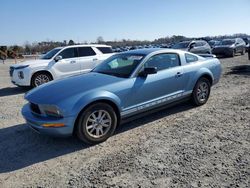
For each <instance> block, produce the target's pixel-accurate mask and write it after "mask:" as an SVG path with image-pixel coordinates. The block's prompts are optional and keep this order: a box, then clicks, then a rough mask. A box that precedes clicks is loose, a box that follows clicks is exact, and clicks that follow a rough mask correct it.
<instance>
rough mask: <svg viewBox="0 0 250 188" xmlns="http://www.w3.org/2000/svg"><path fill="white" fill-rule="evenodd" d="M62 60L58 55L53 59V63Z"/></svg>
mask: <svg viewBox="0 0 250 188" xmlns="http://www.w3.org/2000/svg"><path fill="white" fill-rule="evenodd" d="M62 59H63V58H62V56H60V55H58V56H56V57H55V59H54V60H55V62H58V61H60V60H62Z"/></svg>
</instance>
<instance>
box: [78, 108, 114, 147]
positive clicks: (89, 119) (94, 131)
mask: <svg viewBox="0 0 250 188" xmlns="http://www.w3.org/2000/svg"><path fill="white" fill-rule="evenodd" d="M76 126H77V127H76V134H77V137H78V138H79V139H80V140H82V141H84V142H85V143H88V144H97V143H100V142H104V141H105V140H107V139H108V138H109V137H110V136H112V135H113V134H114V132H115V129H116V127H117V115H116V113H115V111H114V109H113V108H112V107H111V106H110V105H108V104H106V103H96V104H93V105H91V106H89V107H88V108H87V109H86V110H84V112H82V113H81V115H80V118H79V121H78V123H77V125H76Z"/></svg>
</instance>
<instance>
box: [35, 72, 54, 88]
mask: <svg viewBox="0 0 250 188" xmlns="http://www.w3.org/2000/svg"><path fill="white" fill-rule="evenodd" d="M51 80H53V79H52V77H51V75H50V74H49V73H46V72H38V73H35V74H34V75H33V76H32V79H31V86H32V87H38V86H40V85H42V84H45V83H47V82H49V81H51Z"/></svg>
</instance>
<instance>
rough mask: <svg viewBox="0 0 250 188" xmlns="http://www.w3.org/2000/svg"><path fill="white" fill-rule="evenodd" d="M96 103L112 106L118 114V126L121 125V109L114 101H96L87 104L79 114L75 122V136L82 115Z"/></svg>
mask: <svg viewBox="0 0 250 188" xmlns="http://www.w3.org/2000/svg"><path fill="white" fill-rule="evenodd" d="M96 103H106V104H108V105H110V106H111V107H112V108H113V109H114V111H115V113H116V116H117V125H119V124H120V121H121V114H120V110H119V107H118V106H117V104H116V103H115V102H114V101H112V100H109V99H96V100H93V101H92V102H90V103H89V104H87V105H86V106H84V107H83V108H82V109H81V110H80V111H79V112H78V114H77V117H76V119H75V122H74V129H73V134H74V133H75V129H76V125H77V123H78V122H79V119H80V116H81V114H82V113H83V112H84V111H85V110H86V109H87V108H88V107H89V106H91V105H93V104H96Z"/></svg>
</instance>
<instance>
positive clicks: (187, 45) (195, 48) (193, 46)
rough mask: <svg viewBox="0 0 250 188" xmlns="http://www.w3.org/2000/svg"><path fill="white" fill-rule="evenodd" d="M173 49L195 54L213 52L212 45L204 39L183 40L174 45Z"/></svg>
mask: <svg viewBox="0 0 250 188" xmlns="http://www.w3.org/2000/svg"><path fill="white" fill-rule="evenodd" d="M172 48H173V49H180V50H184V51H188V52H192V53H195V54H211V51H212V50H211V47H210V46H209V44H208V43H207V42H206V41H204V40H193V41H183V42H179V43H177V44H175V45H173V46H172Z"/></svg>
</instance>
